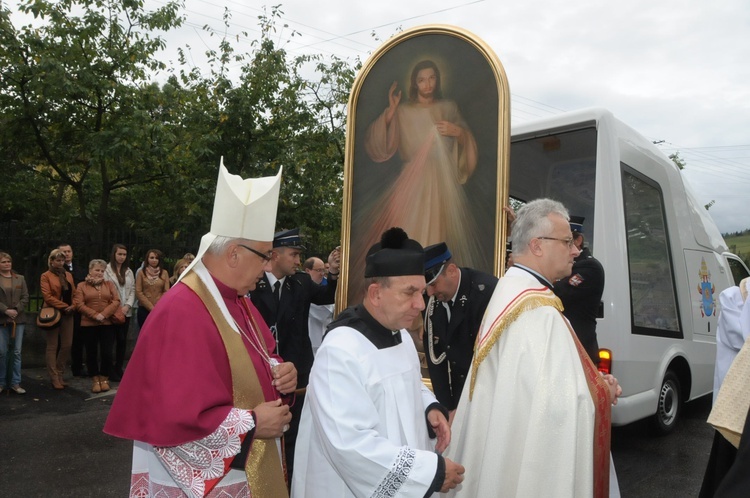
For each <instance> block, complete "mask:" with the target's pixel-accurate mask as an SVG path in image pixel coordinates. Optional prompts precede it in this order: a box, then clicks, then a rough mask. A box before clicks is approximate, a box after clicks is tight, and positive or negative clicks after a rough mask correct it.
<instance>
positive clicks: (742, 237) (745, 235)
mask: <svg viewBox="0 0 750 498" xmlns="http://www.w3.org/2000/svg"><path fill="white" fill-rule="evenodd" d="M724 242H726V244H727V247H729V252H731V253H733V254H736V255H737V256H739V257H740V259H742V260H743V261H744V262H745V264H746V265H747V266H748V267H750V229H747V230H743V231H740V232H734V233H732V234H724Z"/></svg>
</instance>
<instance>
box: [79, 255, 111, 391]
mask: <svg viewBox="0 0 750 498" xmlns="http://www.w3.org/2000/svg"><path fill="white" fill-rule="evenodd" d="M106 269H107V262H106V261H104V260H103V259H92V260H91V262H90V263H89V274H88V275H86V280H84V281H83V282H81V283H79V284H78V287H77V288H76V292H75V295H74V296H73V303H74V305H75V308H76V310H78V312H79V313H80V314H81V330H82V331H83V337H84V341H85V343H86V366H87V367H88V369H89V375H91V376H92V377H93V379H94V384H93V386H92V387H91V392H92V393H98V392H102V391H109V376H110V374H111V370H112V346H113V343H114V340H115V329H114V326H113V324H112V321H111V320H110V317H111V316H112V315H113V314H114V313H115V311H116V310H117V308H119V307H120V294H119V293H118V292H117V288H116V287H115V285H114V284H113V283H112V282H109V281H107V280H105V279H104V272H105V271H106ZM99 349H101V353H99Z"/></svg>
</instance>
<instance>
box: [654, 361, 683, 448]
mask: <svg viewBox="0 0 750 498" xmlns="http://www.w3.org/2000/svg"><path fill="white" fill-rule="evenodd" d="M681 395H682V391H680V379H679V378H677V375H676V374H675V373H674V372H673V371H672V370H667V373H666V374H665V375H664V380H662V382H661V389H660V390H659V403H658V405H657V408H656V415H654V418H653V428H654V431H655V432H656V434H659V435H665V434H669V433H670V432H672V431H673V430H674V428H675V427H676V426H677V420H678V419H679V416H680V411H681V410H682V399H681Z"/></svg>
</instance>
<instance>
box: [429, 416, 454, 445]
mask: <svg viewBox="0 0 750 498" xmlns="http://www.w3.org/2000/svg"><path fill="white" fill-rule="evenodd" d="M427 421H428V422H429V423H430V426H431V427H432V430H433V431H435V435H436V436H437V444H436V445H435V451H437V452H438V453H442V452H443V451H445V448H447V447H448V445H449V444H450V442H451V426H450V424H448V420H446V418H445V415H443V412H441V411H440V410H438V409H433V410H430V411H429V413H428V414H427Z"/></svg>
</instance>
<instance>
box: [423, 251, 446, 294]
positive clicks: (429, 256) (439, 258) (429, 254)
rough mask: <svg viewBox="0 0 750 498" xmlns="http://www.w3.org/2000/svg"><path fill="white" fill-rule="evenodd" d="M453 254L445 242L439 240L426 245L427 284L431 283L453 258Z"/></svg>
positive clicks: (425, 277)
mask: <svg viewBox="0 0 750 498" xmlns="http://www.w3.org/2000/svg"><path fill="white" fill-rule="evenodd" d="M451 257H452V254H451V252H450V250H449V249H448V245H447V244H446V243H445V242H439V243H437V244H433V245H431V246H429V247H426V248H425V250H424V259H425V261H424V279H425V281H426V282H427V285H429V284H431V283H432V282H433V281H434V280H435V279H436V278H438V276H439V275H440V273H442V271H443V268H445V263H446V262H447V261H448V260H449V259H451Z"/></svg>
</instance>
